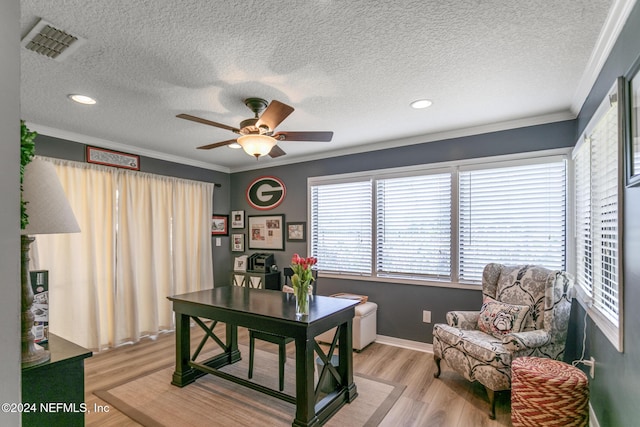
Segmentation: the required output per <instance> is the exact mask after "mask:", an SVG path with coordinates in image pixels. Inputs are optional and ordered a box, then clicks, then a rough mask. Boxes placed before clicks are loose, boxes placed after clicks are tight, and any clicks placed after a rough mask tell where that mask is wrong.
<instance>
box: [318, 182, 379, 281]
mask: <svg viewBox="0 0 640 427" xmlns="http://www.w3.org/2000/svg"><path fill="white" fill-rule="evenodd" d="M310 193H311V198H310V199H311V255H312V256H314V257H317V258H318V268H319V269H320V270H322V271H323V272H327V273H343V274H356V275H370V274H371V264H372V262H371V250H372V241H373V231H372V211H371V205H372V183H371V180H366V181H359V182H346V183H339V184H326V185H316V186H311V188H310Z"/></svg>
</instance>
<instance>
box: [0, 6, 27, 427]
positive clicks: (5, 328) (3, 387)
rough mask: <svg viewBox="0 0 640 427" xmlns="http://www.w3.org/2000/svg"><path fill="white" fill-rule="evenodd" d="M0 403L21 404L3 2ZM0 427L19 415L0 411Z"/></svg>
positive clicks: (12, 98) (12, 75) (14, 56)
mask: <svg viewBox="0 0 640 427" xmlns="http://www.w3.org/2000/svg"><path fill="white" fill-rule="evenodd" d="M0 56H1V57H2V58H3V59H2V61H0V93H1V94H2V96H0V200H2V202H1V203H0V403H4V402H20V401H21V400H22V399H21V397H20V395H21V392H20V377H21V375H20V209H19V206H20V185H19V178H20V173H19V170H20V169H19V168H20V2H19V0H2V1H1V2H0ZM0 425H2V426H18V425H20V416H19V414H16V413H5V412H1V411H0Z"/></svg>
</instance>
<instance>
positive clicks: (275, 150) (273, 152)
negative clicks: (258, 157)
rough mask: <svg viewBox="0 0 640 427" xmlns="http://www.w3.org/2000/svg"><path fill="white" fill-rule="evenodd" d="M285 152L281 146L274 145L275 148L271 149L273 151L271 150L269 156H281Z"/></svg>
mask: <svg viewBox="0 0 640 427" xmlns="http://www.w3.org/2000/svg"><path fill="white" fill-rule="evenodd" d="M285 154H287V153H285V152H284V150H283V149H282V148H280V147H278V146H277V145H274V146H273V148H272V149H271V151H269V156H270V157H271V158H276V157H280V156H284V155H285Z"/></svg>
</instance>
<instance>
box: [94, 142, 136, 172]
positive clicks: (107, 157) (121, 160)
mask: <svg viewBox="0 0 640 427" xmlns="http://www.w3.org/2000/svg"><path fill="white" fill-rule="evenodd" d="M85 160H86V161H87V163H97V164H99V165H105V166H114V167H117V168H124V169H133V170H136V171H137V170H140V156H136V155H135V154H127V153H121V152H119V151H113V150H106V149H104V148H98V147H91V146H90V145H87V153H86V159H85Z"/></svg>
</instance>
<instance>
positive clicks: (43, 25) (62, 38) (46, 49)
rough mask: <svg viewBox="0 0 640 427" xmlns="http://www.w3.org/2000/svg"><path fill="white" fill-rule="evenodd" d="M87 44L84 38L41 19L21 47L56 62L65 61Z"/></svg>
mask: <svg viewBox="0 0 640 427" xmlns="http://www.w3.org/2000/svg"><path fill="white" fill-rule="evenodd" d="M85 42H86V40H85V39H83V38H82V37H78V36H74V35H72V34H69V33H67V32H66V31H63V30H60V29H58V28H56V27H55V26H54V25H53V24H51V23H49V22H47V21H45V20H44V19H40V21H38V23H37V24H36V25H35V27H33V29H32V30H31V31H29V34H27V35H26V36H25V37H24V38H23V39H22V43H21V45H22V46H23V47H25V48H26V49H29V50H31V51H33V52H36V53H38V54H40V55H44V56H46V57H48V58H51V59H55V60H56V61H63V60H64V59H66V58H67V57H68V56H69V55H71V54H72V53H73V52H75V51H76V50H78V48H79V47H80V46H82V45H83V44H84V43H85Z"/></svg>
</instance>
